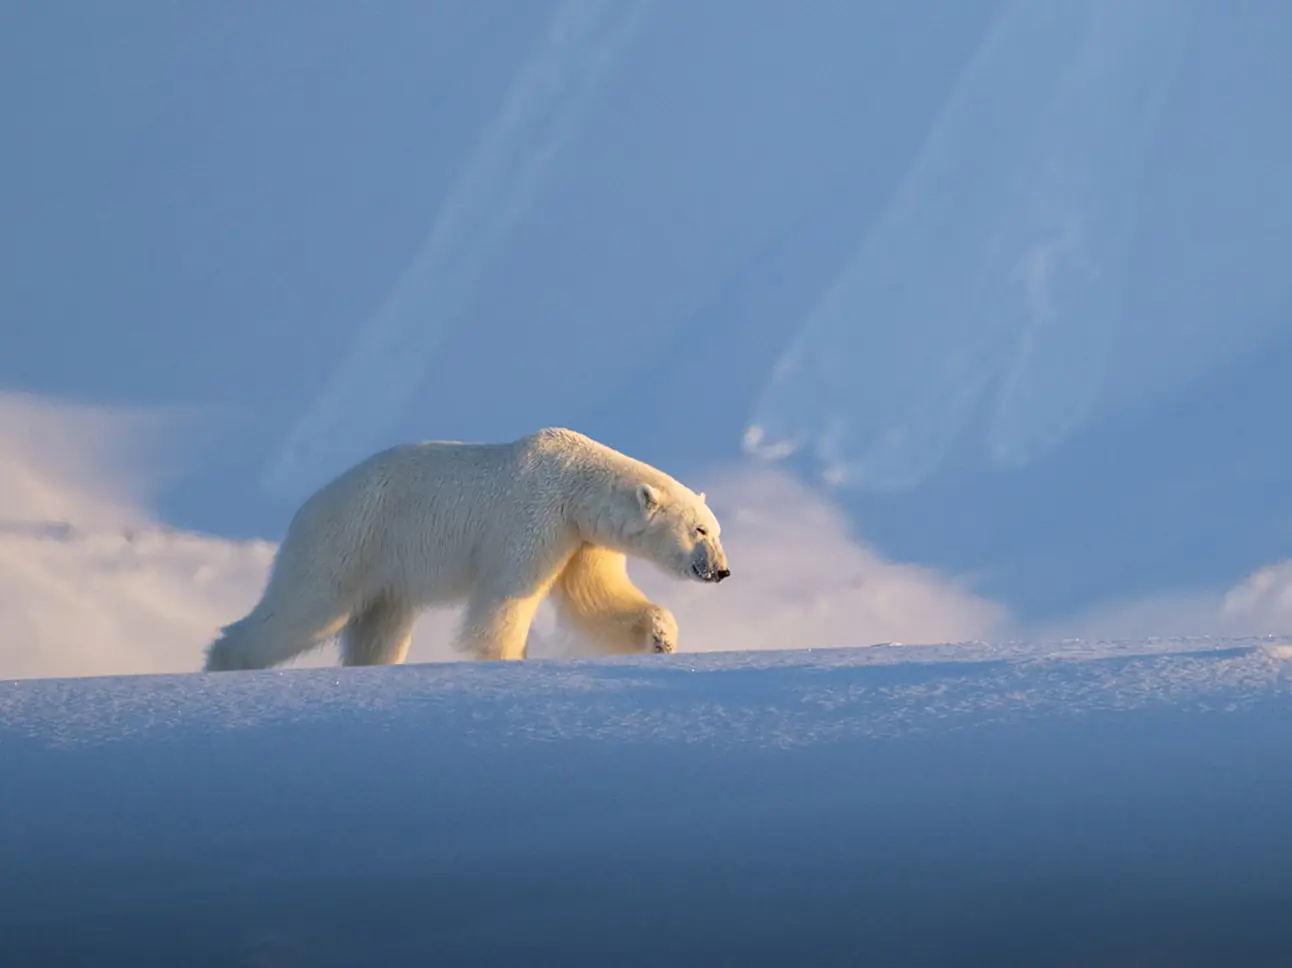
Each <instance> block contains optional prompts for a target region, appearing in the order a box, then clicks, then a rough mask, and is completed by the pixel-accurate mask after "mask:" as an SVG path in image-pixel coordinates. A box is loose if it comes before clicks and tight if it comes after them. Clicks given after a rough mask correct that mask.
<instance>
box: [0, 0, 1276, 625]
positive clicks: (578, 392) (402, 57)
mask: <svg viewBox="0 0 1292 968" xmlns="http://www.w3.org/2000/svg"><path fill="white" fill-rule="evenodd" d="M1289 49H1292V9H1288V8H1286V7H1285V6H1284V5H1281V4H1273V3H1266V4H1231V3H1219V2H1204V0H1134V2H1132V0H1062V2H1060V0H1054V2H1047V0H1027V2H1015V3H1008V2H1003V0H982V2H979V3H973V4H966V3H961V2H956V0H878V2H870V3H866V4H857V3H853V2H848V0H820V2H817V3H813V4H811V5H806V6H805V5H802V4H794V3H787V2H783V0H782V2H772V0H743V2H740V3H737V2H735V0H727V2H721V3H720V2H691V0H687V2H682V0H654V2H650V0H638V2H632V3H630V2H628V0H623V2H620V0H600V2H598V0H544V2H538V0H534V2H529V0H526V2H519V0H515V2H505V3H504V2H499V3H494V4H470V3H461V2H455V3H428V2H411V0H410V2H390V3H383V4H380V5H368V6H366V7H360V6H358V5H355V4H347V3H340V2H325V0H310V2H284V3H277V4H273V5H268V6H266V5H253V4H250V3H228V4H219V5H214V4H210V5H192V4H185V5H175V4H169V3H162V2H146V0H138V2H134V3H131V4H129V5H125V6H122V5H111V6H104V5H85V4H70V3H46V4H26V5H15V6H11V7H9V8H6V9H5V10H4V11H3V12H0V119H2V120H3V124H4V128H3V130H4V131H5V145H6V148H5V151H4V152H3V153H2V155H0V391H6V392H20V393H25V394H32V395H35V396H37V397H43V398H50V399H71V400H75V401H79V402H82V403H86V404H90V405H94V406H121V405H126V406H131V407H139V408H166V409H174V408H181V409H182V410H183V412H184V413H185V414H187V417H186V420H187V421H188V422H187V423H186V424H185V426H186V428H187V430H186V432H185V433H184V434H182V435H179V436H180V437H181V438H182V439H181V440H179V441H176V440H174V439H170V438H168V441H169V444H170V445H172V446H175V447H178V450H176V451H175V454H174V455H173V457H172V463H173V464H174V465H175V466H176V468H180V467H182V470H183V473H176V474H172V475H170V476H168V477H167V478H166V483H165V486H164V487H160V489H159V490H158V491H157V493H156V494H155V495H154V496H153V497H152V498H151V501H152V504H153V505H154V511H155V513H156V514H158V515H160V516H161V517H162V518H163V519H164V520H166V521H167V522H168V523H170V524H172V525H175V526H177V527H181V528H186V529H191V530H194V531H198V532H205V533H210V534H212V535H216V536H223V537H228V538H254V537H262V538H267V539H271V540H273V539H276V538H277V537H278V535H279V534H280V533H281V529H282V527H283V525H284V524H285V521H286V518H287V516H288V515H289V514H290V513H291V511H292V510H293V509H294V507H295V503H296V502H297V501H298V500H299V498H300V497H301V496H303V494H304V493H305V492H306V491H308V490H309V489H310V488H311V487H313V486H315V485H316V484H318V483H320V482H321V481H322V480H323V479H325V478H326V477H327V476H328V475H330V474H331V473H333V472H335V471H336V470H339V469H340V468H341V467H343V466H345V465H346V464H347V463H349V462H351V461H353V460H355V459H358V458H359V457H361V456H363V455H364V454H366V453H367V452H369V451H371V450H373V449H375V448H377V447H380V446H383V445H385V444H387V443H391V442H395V441H398V440H405V439H418V438H432V437H440V438H457V439H506V438H511V437H514V436H517V435H519V434H521V433H525V432H527V431H529V430H532V429H534V428H535V427H537V426H540V425H543V424H549V423H561V424H567V425H570V426H574V427H576V428H578V429H581V430H584V431H585V432H587V433H590V434H592V435H594V436H597V437H599V438H601V439H603V440H605V441H606V442H607V443H610V444H612V445H614V446H616V447H619V448H621V449H624V450H627V451H629V452H631V453H634V454H635V455H636V456H640V457H642V458H644V459H647V460H650V461H653V462H656V463H660V464H662V465H664V466H666V467H667V468H668V469H670V470H673V471H675V472H677V473H680V474H686V473H696V474H703V473H707V472H709V471H710V469H712V468H714V467H715V466H720V465H729V464H731V463H732V462H739V461H742V460H747V459H748V458H747V457H746V455H745V454H744V452H743V450H742V441H743V440H745V439H746V436H747V431H748V429H749V428H750V427H751V426H756V427H759V428H761V429H762V432H763V440H762V445H763V449H764V451H771V452H784V453H788V456H787V457H785V458H784V460H783V462H782V464H781V466H782V468H783V469H785V470H787V471H789V472H791V473H793V474H796V475H798V476H799V478H800V479H801V480H802V481H803V482H805V483H806V485H807V486H808V487H809V488H811V489H813V490H814V492H815V493H816V494H817V495H819V496H820V497H821V499H822V500H829V501H830V502H833V503H834V505H835V506H836V507H837V508H838V509H839V511H840V513H841V514H842V516H843V517H842V521H843V522H844V523H845V524H846V525H847V526H848V527H850V528H851V529H852V532H853V533H854V534H855V535H856V536H857V538H858V540H859V541H863V542H864V543H865V544H866V545H867V546H868V547H871V548H873V549H874V550H875V552H876V553H877V554H880V555H882V556H884V557H885V558H886V559H891V560H895V561H902V562H911V563H913V564H916V565H919V566H922V567H927V568H930V569H935V570H937V571H939V572H942V573H946V574H951V575H957V576H968V577H969V578H970V579H972V581H973V583H974V588H975V589H976V590H977V591H978V592H979V593H981V594H983V595H985V596H987V597H989V598H990V599H992V600H993V601H995V602H999V603H1002V604H1003V605H1004V606H1006V607H1008V608H1009V609H1011V610H1012V611H1013V612H1014V613H1015V614H1017V615H1019V616H1022V617H1025V618H1027V619H1028V620H1032V621H1051V620H1057V619H1059V618H1062V617H1063V616H1065V615H1069V614H1072V613H1074V612H1076V611H1079V610H1081V609H1086V608H1090V607H1093V606H1096V605H1099V604H1100V603H1104V602H1108V601H1112V600H1117V599H1122V598H1127V597H1133V596H1141V597H1142V596H1160V595H1169V594H1175V593H1183V592H1187V591H1189V590H1191V589H1198V588H1205V589H1211V588H1217V587H1227V586H1230V585H1233V584H1235V583H1236V582H1239V581H1241V580H1242V578H1243V576H1244V575H1245V574H1247V573H1248V572H1250V571H1252V570H1254V569H1256V568H1258V567H1261V566H1264V565H1267V564H1270V563H1272V562H1276V561H1278V560H1280V559H1281V558H1283V557H1286V556H1288V554H1289V549H1292V487H1290V486H1289V485H1292V457H1290V456H1288V450H1287V448H1286V446H1284V442H1285V423H1286V417H1285V414H1286V413H1287V412H1288V408H1289V404H1292V388H1289V384H1288V381H1287V380H1286V378H1285V376H1284V374H1286V373H1287V372H1292V282H1289V279H1288V274H1287V271H1286V254H1287V252H1288V251H1292V179H1290V178H1289V177H1288V174H1287V173H1288V172H1289V171H1292V129H1289V127H1288V126H1287V125H1286V124H1285V123H1283V121H1282V118H1283V117H1284V116H1285V115H1286V105H1285V103H1284V102H1285V100H1286V95H1287V92H1288V91H1290V90H1292V59H1289V58H1288V57H1287V56H1286V52H1287V50H1289ZM180 444H182V446H180Z"/></svg>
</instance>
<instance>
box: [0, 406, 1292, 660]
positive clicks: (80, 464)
mask: <svg viewBox="0 0 1292 968" xmlns="http://www.w3.org/2000/svg"><path fill="white" fill-rule="evenodd" d="M182 424H183V421H181V420H178V419H177V418H176V416H175V415H174V414H167V413H157V412H142V411H131V410H121V409H108V408H101V407H89V406H80V405H74V404H63V403H55V402H50V401H44V400H39V399H34V398H31V397H25V396H18V395H12V394H10V395H5V394H0V678H19V677H31V676H88V675H108V674H135V673H152V672H183V671H192V670H196V669H198V668H199V667H200V666H201V663H202V650H203V649H204V648H205V646H206V645H207V643H208V642H210V641H211V639H212V637H213V636H214V635H215V634H216V631H217V629H218V628H219V626H221V625H223V624H225V623H227V622H229V621H232V620H233V619H235V618H238V617H240V616H241V615H243V614H245V612H246V611H247V609H249V608H250V607H251V605H252V604H254V602H255V601H256V599H257V597H258V596H259V594H260V590H261V588H262V587H263V584H264V581H265V578H266V576H267V574H268V570H269V565H270V562H271V561H272V558H273V553H274V547H275V546H274V544H273V543H271V542H268V541H232V540H228V539H224V538H220V537H218V536H214V535H204V534H194V533H185V532H178V531H174V530H172V529H168V528H166V527H165V526H164V525H163V524H162V523H161V522H160V521H158V520H157V518H156V516H155V515H154V514H152V513H151V512H150V511H149V501H148V499H149V495H150V487H151V486H156V482H157V479H158V474H159V471H160V470H162V469H164V465H162V464H160V463H159V459H158V458H159V457H160V456H161V454H162V451H164V449H165V448H163V447H160V446H159V442H161V443H164V442H165V441H166V440H167V435H168V434H171V433H173V432H174V431H176V430H177V429H179V428H180V426H181V425H182ZM692 483H693V484H695V485H696V486H700V487H703V488H705V489H706V490H707V491H708V492H709V494H710V501H711V502H712V503H713V505H714V508H715V510H716V511H717V512H718V514H719V515H720V517H721V518H722V520H723V540H724V544H725V545H726V546H727V549H728V551H729V553H730V557H731V560H732V567H733V571H734V574H733V577H732V578H731V579H730V580H729V581H727V582H724V583H723V584H722V585H720V586H707V585H699V584H695V583H688V582H681V581H676V580H674V579H672V578H669V577H666V576H664V575H662V574H659V573H658V572H656V571H655V570H654V569H652V568H651V567H649V566H647V565H643V564H641V563H634V565H633V566H632V570H633V573H634V576H635V577H636V578H637V579H638V581H640V583H641V584H642V585H643V587H644V588H645V589H646V590H647V592H648V593H649V594H652V595H653V596H655V597H657V599H658V600H659V601H661V602H663V603H664V604H666V605H668V606H669V607H670V608H672V609H673V610H674V611H675V612H676V614H677V616H678V619H679V621H680V623H681V629H682V637H683V638H682V649H683V651H710V650H733V649H784V648H826V647H833V646H848V645H867V644H872V643H879V642H907V643H917V642H919V643H931V642H956V641H964V640H968V639H988V640H990V639H999V638H1004V637H1033V636H1040V637H1044V638H1049V637H1074V636H1081V637H1088V638H1138V637H1144V636H1150V635H1178V634H1188V635H1198V634H1212V635H1248V634H1264V633H1267V632H1275V633H1277V632H1279V631H1281V630H1286V629H1289V628H1292V561H1289V562H1283V563H1280V564H1277V565H1273V566H1270V567H1269V568H1265V569H1262V570H1261V571H1259V572H1257V573H1255V574H1254V575H1252V576H1251V577H1249V578H1248V579H1247V580H1245V581H1244V582H1242V583H1240V584H1239V585H1237V586H1236V587H1235V588H1233V589H1231V590H1230V591H1228V592H1227V593H1225V592H1215V593H1199V594H1195V595H1191V596H1187V597H1182V598H1178V599H1160V600H1158V599H1153V600H1144V601H1137V602H1131V603H1128V604H1125V605H1122V606H1118V607H1115V608H1104V609H1100V610H1098V611H1095V612H1092V613H1089V614H1087V615H1083V616H1078V617H1076V618H1074V619H1072V620H1070V621H1067V622H1063V623H1058V624H1056V625H1051V626H1047V627H1045V628H1042V629H1020V628H1018V627H1017V625H1016V624H1015V623H1014V622H1013V620H1012V618H1011V616H1010V614H1009V612H1008V610H1007V609H1006V608H1004V607H1003V606H1001V605H999V604H997V603H995V602H992V601H990V600H988V599H985V598H982V597H981V596H978V595H976V594H974V593H973V591H972V590H971V589H969V588H968V587H966V586H965V585H964V583H962V582H959V581H955V580H952V579H949V578H947V577H945V576H942V575H939V574H938V573H937V572H936V571H934V570H932V569H929V568H925V567H921V566H918V565H908V564H898V563H893V562H889V561H885V560H884V559H883V558H881V557H880V556H879V555H877V554H876V553H875V552H873V551H872V550H870V549H868V548H867V547H866V546H865V545H864V544H862V543H860V542H859V541H857V540H855V539H854V538H852V537H850V536H849V532H848V523H847V521H846V519H845V517H844V516H843V515H842V514H841V513H840V512H839V511H838V510H837V509H835V508H834V507H833V506H832V505H831V504H830V503H829V502H828V500H826V499H825V498H824V497H822V496H820V495H819V494H818V493H816V492H814V491H813V490H811V489H809V488H807V487H804V486H803V485H801V484H799V483H797V482H795V481H794V480H793V479H791V478H790V477H788V476H787V475H785V474H782V473H781V472H779V471H778V470H776V469H774V468H768V467H766V466H765V465H762V466H753V467H738V468H731V469H728V470H726V471H723V472H720V473H715V474H711V475H709V476H708V477H707V478H706V479H703V480H700V481H696V482H692ZM455 619H456V613H455V612H453V611H447V612H435V613H430V614H428V615H427V616H425V617H424V618H423V619H422V621H421V622H420V623H419V624H418V627H417V631H416V634H415V636H414V642H413V648H412V651H411V653H410V656H409V660H410V661H414V662H427V661H443V660H449V659H454V658H457V656H456V655H455V653H454V652H453V650H452V648H451V645H450V642H451V639H452V634H453V626H454V622H455ZM582 651H583V649H582V648H581V646H580V644H579V643H578V642H576V641H574V640H572V639H571V638H570V637H569V636H567V635H566V634H565V633H564V632H562V631H561V630H560V629H559V628H557V627H556V624H555V619H554V615H553V614H552V612H551V610H550V609H544V610H543V611H542V612H541V613H540V616H539V620H538V621H537V623H536V625H535V634H534V636H533V639H532V645H531V654H532V655H534V656H536V657H548V656H558V655H570V654H579V653H580V652H582ZM335 661H336V653H335V650H334V649H325V650H321V651H319V652H317V653H315V654H313V655H310V656H307V657H305V658H304V659H302V660H300V661H298V662H297V663H296V664H297V665H312V666H318V665H329V664H332V663H334V662H335Z"/></svg>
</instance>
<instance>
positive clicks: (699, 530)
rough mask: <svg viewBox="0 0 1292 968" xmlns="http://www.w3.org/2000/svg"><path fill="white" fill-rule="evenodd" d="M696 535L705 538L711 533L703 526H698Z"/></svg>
mask: <svg viewBox="0 0 1292 968" xmlns="http://www.w3.org/2000/svg"><path fill="white" fill-rule="evenodd" d="M695 533H696V534H698V535H699V536H700V537H702V538H703V537H705V536H706V535H707V534H708V533H709V529H708V528H706V527H705V526H704V525H702V524H697V525H696V526H695Z"/></svg>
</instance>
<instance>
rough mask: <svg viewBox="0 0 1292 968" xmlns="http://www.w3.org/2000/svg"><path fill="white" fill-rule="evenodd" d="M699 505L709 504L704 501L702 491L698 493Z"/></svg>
mask: <svg viewBox="0 0 1292 968" xmlns="http://www.w3.org/2000/svg"><path fill="white" fill-rule="evenodd" d="M700 503H701V504H708V503H709V502H708V501H706V500H705V499H704V492H703V491H701V492H700Z"/></svg>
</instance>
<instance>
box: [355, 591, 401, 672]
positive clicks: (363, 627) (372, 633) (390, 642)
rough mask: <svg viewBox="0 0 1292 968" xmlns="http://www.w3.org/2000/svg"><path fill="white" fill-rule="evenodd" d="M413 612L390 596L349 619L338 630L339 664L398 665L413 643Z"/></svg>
mask: <svg viewBox="0 0 1292 968" xmlns="http://www.w3.org/2000/svg"><path fill="white" fill-rule="evenodd" d="M416 618H417V615H416V613H415V612H414V611H413V609H411V608H409V607H408V606H407V605H405V604H404V603H402V602H400V601H398V600H397V599H395V598H393V597H391V596H382V597H381V598H378V599H377V600H376V601H374V602H372V603H371V604H370V605H368V606H367V607H365V608H364V609H363V610H362V611H360V612H357V613H356V614H355V615H353V616H351V618H350V621H349V622H347V623H346V626H345V628H343V629H342V630H341V664H342V665H347V666H364V665H399V664H400V663H402V662H403V661H404V659H405V658H407V657H408V646H409V644H410V643H411V642H412V641H413V625H414V623H415V621H416Z"/></svg>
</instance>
